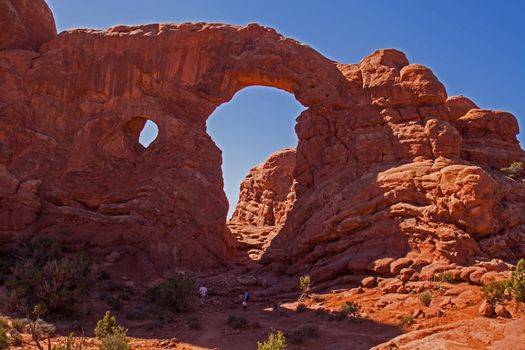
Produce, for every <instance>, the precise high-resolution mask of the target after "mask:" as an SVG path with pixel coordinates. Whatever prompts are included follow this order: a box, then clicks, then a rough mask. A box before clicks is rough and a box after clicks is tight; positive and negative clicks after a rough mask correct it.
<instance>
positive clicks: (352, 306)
mask: <svg viewBox="0 0 525 350" xmlns="http://www.w3.org/2000/svg"><path fill="white" fill-rule="evenodd" d="M359 309H360V306H359V304H358V303H356V302H354V301H347V302H346V303H344V304H343V305H341V307H340V308H339V312H340V313H342V314H344V315H346V316H351V317H354V316H357V315H358V314H359Z"/></svg>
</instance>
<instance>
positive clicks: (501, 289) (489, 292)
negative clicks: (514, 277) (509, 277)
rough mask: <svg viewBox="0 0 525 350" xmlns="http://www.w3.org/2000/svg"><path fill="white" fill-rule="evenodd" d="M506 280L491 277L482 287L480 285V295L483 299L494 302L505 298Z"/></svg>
mask: <svg viewBox="0 0 525 350" xmlns="http://www.w3.org/2000/svg"><path fill="white" fill-rule="evenodd" d="M507 286H508V282H507V281H496V280H495V279H492V280H491V281H489V282H488V283H487V284H485V285H484V286H483V287H481V295H482V296H483V298H484V299H487V300H488V301H490V302H496V301H500V300H503V299H505V290H506V289H507Z"/></svg>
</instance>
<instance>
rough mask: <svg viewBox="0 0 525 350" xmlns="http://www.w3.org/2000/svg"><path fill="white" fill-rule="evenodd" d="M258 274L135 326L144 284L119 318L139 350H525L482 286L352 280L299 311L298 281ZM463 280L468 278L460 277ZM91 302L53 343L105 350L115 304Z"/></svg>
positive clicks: (238, 277) (316, 294) (514, 314)
mask: <svg viewBox="0 0 525 350" xmlns="http://www.w3.org/2000/svg"><path fill="white" fill-rule="evenodd" d="M254 266H255V265H254V263H252V265H250V264H248V265H244V266H241V265H237V267H236V268H234V269H232V270H231V271H230V272H229V273H227V274H220V275H215V276H207V277H205V278H202V279H201V281H202V282H203V283H205V284H206V285H208V286H209V288H210V296H209V298H208V300H207V302H206V305H204V306H203V307H201V306H200V305H199V303H198V301H197V300H196V299H195V300H194V302H193V303H192V305H191V308H190V310H188V311H187V312H184V313H181V314H176V315H173V316H170V317H169V318H167V319H166V318H165V319H161V318H160V317H158V318H157V317H155V316H153V317H144V318H142V317H140V318H141V319H140V320H136V319H133V320H132V319H130V318H132V317H130V310H134V309H136V308H137V305H140V304H141V303H142V302H143V300H142V293H143V291H144V288H143V285H141V284H140V283H137V284H135V285H133V287H132V288H128V293H129V296H128V297H126V298H122V299H123V300H122V301H121V304H119V307H118V309H120V310H115V311H113V313H114V314H115V315H116V316H117V319H118V321H119V323H120V324H122V325H124V326H125V327H126V328H128V329H129V332H128V335H129V336H130V340H131V344H132V348H133V349H187V350H190V349H222V350H237V349H238V350H246V349H256V346H257V345H256V344H257V341H261V340H265V339H266V338H267V336H268V334H269V333H270V332H272V331H277V330H282V331H283V332H285V334H286V336H287V338H288V347H287V349H292V350H293V349H326V350H339V349H357V350H360V349H362V350H365V349H366V350H368V349H377V350H383V349H385V350H386V349H388V350H390V349H504V348H511V349H525V345H522V344H523V342H521V341H520V339H521V338H520V337H522V331H523V329H524V327H525V307H524V306H523V305H519V304H517V303H515V302H511V301H503V302H500V303H497V305H496V308H495V310H494V309H493V308H492V309H490V306H487V305H486V302H485V301H484V299H483V297H482V289H481V287H480V286H479V285H475V284H474V283H472V282H467V281H464V280H458V281H450V282H438V281H421V280H419V281H410V280H406V281H402V280H400V279H399V278H382V277H379V276H368V277H364V278H363V279H362V280H361V281H360V282H358V283H356V282H355V281H357V280H358V278H357V276H356V278H354V280H355V281H354V282H350V281H349V280H350V279H348V281H347V283H341V282H339V283H338V284H337V286H333V287H323V285H319V286H315V284H314V285H313V287H312V290H313V292H312V293H311V295H310V296H309V297H308V298H306V299H304V300H302V301H301V302H299V301H298V298H299V295H300V293H299V288H298V281H295V280H294V281H293V284H294V285H295V288H294V290H292V291H288V292H284V289H283V292H281V293H269V291H271V290H272V288H270V287H268V285H274V284H282V285H287V283H289V284H291V282H292V281H285V279H284V278H282V277H278V276H274V279H272V278H271V276H270V275H269V274H267V275H265V276H264V277H263V276H261V275H258V274H256V273H255V272H256V271H257V270H256V269H253V268H254ZM471 270H472V271H474V272H475V271H476V270H474V269H471ZM472 271H471V274H472ZM465 275H466V272H465V273H463V276H465ZM458 276H460V278H459V279H461V274H458ZM262 281H265V282H264V283H263V282H262ZM278 281H280V282H278ZM285 282H287V283H285ZM125 284H127V285H130V283H129V281H123V284H122V288H125V287H124V285H125ZM242 288H248V289H249V290H250V292H251V295H252V301H251V302H250V303H249V308H248V310H247V311H246V312H243V311H242V310H241V307H240V306H241V305H240V293H241V290H242ZM423 293H428V294H429V295H430V296H429V297H428V300H427V301H428V305H424V301H422V297H421V295H422V294H423ZM3 294H5V293H4V291H2V295H3ZM124 299H126V300H124ZM92 301H93V305H92V309H91V310H90V313H89V316H88V317H86V318H83V319H81V320H75V321H73V322H72V321H70V320H69V321H58V322H56V323H54V324H55V326H56V327H57V334H58V336H57V337H55V338H53V340H52V343H53V344H55V345H58V344H62V343H64V342H65V336H66V335H67V334H69V333H70V332H71V331H74V332H76V334H80V333H81V332H82V330H83V332H84V334H85V335H86V338H85V343H84V344H85V346H84V349H97V348H98V347H97V346H98V344H99V343H98V340H96V338H94V336H93V328H94V325H95V324H96V321H97V320H98V319H100V318H101V317H102V315H103V313H104V312H105V310H106V309H109V308H111V305H108V304H107V303H106V302H103V301H101V300H100V299H99V298H97V297H96V296H95V297H94V299H93V300H92ZM347 302H355V303H356V304H357V305H359V311H358V312H357V313H356V314H355V315H354V316H348V317H344V316H341V314H340V313H338V311H340V310H341V308H342V306H343V305H345V304H346V303H347ZM2 304H5V303H2ZM487 307H488V308H489V310H488V312H487ZM2 311H4V310H2ZM482 314H486V315H488V316H483V315H482ZM231 315H234V316H240V317H244V318H245V319H246V325H245V326H244V327H242V328H241V329H238V330H235V329H232V328H231V327H230V326H229V325H228V324H227V322H226V321H227V319H228V317H229V316H231ZM133 318H136V317H133ZM190 318H196V319H197V320H198V321H197V323H198V325H199V327H198V328H199V329H190V327H189V325H188V320H189V319H190ZM305 326H315V327H316V328H317V333H318V334H317V336H316V337H312V338H310V337H308V336H306V337H304V339H303V343H302V344H293V343H292V339H293V338H294V332H295V333H297V330H300V329H302V328H303V327H305ZM296 337H297V335H296ZM23 340H24V344H23V345H22V346H19V347H14V348H15V349H32V348H36V347H35V346H33V345H32V344H31V338H30V336H29V335H27V334H26V335H24V336H23Z"/></svg>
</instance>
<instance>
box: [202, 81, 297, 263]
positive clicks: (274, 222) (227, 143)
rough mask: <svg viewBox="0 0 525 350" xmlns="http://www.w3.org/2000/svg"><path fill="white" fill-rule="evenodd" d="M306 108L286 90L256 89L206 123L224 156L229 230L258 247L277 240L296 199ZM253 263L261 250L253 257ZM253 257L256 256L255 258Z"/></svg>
mask: <svg viewBox="0 0 525 350" xmlns="http://www.w3.org/2000/svg"><path fill="white" fill-rule="evenodd" d="M304 109H305V107H304V106H303V105H301V104H300V103H299V102H298V101H297V100H296V99H295V97H294V96H293V95H292V94H290V93H288V92H286V91H283V90H279V89H276V88H271V87H262V86H252V87H248V88H245V89H243V90H241V91H239V92H238V93H237V94H236V95H235V96H234V97H233V99H232V100H231V101H229V102H227V103H224V104H223V105H221V106H219V107H218V108H217V109H216V110H215V111H214V113H213V114H212V115H211V116H210V117H209V118H208V121H207V131H208V133H209V134H210V136H211V137H212V138H213V140H214V141H215V143H216V144H217V146H218V147H219V149H221V151H222V174H223V180H224V191H225V193H226V197H227V199H228V202H229V211H228V219H229V224H228V226H229V227H230V230H231V231H232V232H233V233H234V234H235V235H236V236H237V238H238V239H239V240H240V241H241V242H242V241H243V240H246V239H249V240H252V241H253V240H258V241H259V244H258V246H260V248H261V249H262V248H263V245H264V246H266V245H267V243H269V241H270V240H271V239H272V238H273V236H275V234H276V232H277V229H276V228H277V227H278V226H279V227H280V225H281V224H282V221H283V213H284V212H286V211H287V210H288V209H290V208H288V207H289V206H290V203H292V204H293V201H294V200H295V196H293V195H291V196H292V197H293V198H292V197H290V196H289V194H290V191H291V188H292V182H293V177H292V172H293V168H294V167H295V147H296V146H297V142H298V139H297V135H296V133H295V124H296V118H297V117H298V116H299V114H300V113H301V112H302V111H303V110H304ZM252 253H253V254H250V256H251V257H252V258H254V259H255V258H256V256H257V257H258V256H260V254H261V253H262V251H258V252H252ZM252 255H253V256H252Z"/></svg>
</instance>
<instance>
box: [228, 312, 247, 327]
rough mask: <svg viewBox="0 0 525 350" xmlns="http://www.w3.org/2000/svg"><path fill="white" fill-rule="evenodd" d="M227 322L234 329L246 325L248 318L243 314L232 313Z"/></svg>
mask: <svg viewBox="0 0 525 350" xmlns="http://www.w3.org/2000/svg"><path fill="white" fill-rule="evenodd" d="M226 324H227V325H228V326H230V327H231V328H233V329H241V328H244V327H245V326H246V319H245V318H244V317H242V316H235V315H230V316H228V319H227V320H226Z"/></svg>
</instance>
